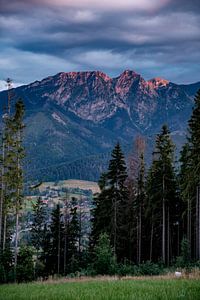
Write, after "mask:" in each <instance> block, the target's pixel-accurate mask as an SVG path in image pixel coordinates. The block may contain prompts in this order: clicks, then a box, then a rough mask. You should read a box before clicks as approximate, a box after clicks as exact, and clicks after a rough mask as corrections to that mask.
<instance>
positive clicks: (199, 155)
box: [181, 90, 200, 259]
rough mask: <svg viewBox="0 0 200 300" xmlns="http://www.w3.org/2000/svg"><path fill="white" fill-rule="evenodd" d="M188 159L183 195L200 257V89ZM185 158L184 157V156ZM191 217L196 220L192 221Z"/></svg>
mask: <svg viewBox="0 0 200 300" xmlns="http://www.w3.org/2000/svg"><path fill="white" fill-rule="evenodd" d="M186 147H187V161H185V162H183V163H182V173H181V175H182V195H183V196H184V198H185V199H187V201H188V208H187V211H188V225H187V227H188V233H187V236H188V240H189V241H190V243H191V245H190V246H191V254H192V257H193V258H196V259H200V221H199V220H200V90H199V91H198V92H197V95H196V97H195V99H194V108H193V111H192V115H191V118H190V120H189V136H188V144H187V146H185V149H183V151H186ZM182 158H183V159H184V157H183V156H182ZM183 171H184V172H183ZM191 219H192V220H194V222H191Z"/></svg>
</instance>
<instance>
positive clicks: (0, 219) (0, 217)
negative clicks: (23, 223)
mask: <svg viewBox="0 0 200 300" xmlns="http://www.w3.org/2000/svg"><path fill="white" fill-rule="evenodd" d="M4 152H5V145H4V140H3V145H2V167H1V198H0V250H1V249H2V248H1V247H2V227H3V226H2V225H3V203H4V160H5V157H4V156H5V153H4Z"/></svg>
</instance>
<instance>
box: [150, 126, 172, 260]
mask: <svg viewBox="0 0 200 300" xmlns="http://www.w3.org/2000/svg"><path fill="white" fill-rule="evenodd" d="M173 156H174V145H173V143H172V141H171V138H170V132H169V130H168V128H167V126H166V125H164V126H163V127H162V131H161V133H160V134H158V135H157V139H156V147H155V152H154V160H153V163H152V166H151V168H150V170H149V175H148V181H147V193H148V207H147V212H148V214H149V216H150V217H151V226H150V227H151V230H152V231H151V234H150V236H151V239H150V257H151V258H152V250H153V248H154V249H155V250H154V257H156V258H157V259H158V257H160V258H162V260H163V262H164V263H170V261H171V258H172V255H173V253H172V252H171V251H170V244H172V243H173V240H175V237H173V236H172V233H173V232H174V228H173V226H174V224H175V223H176V221H177V209H178V206H177V201H178V200H177V199H178V198H177V183H176V175H175V171H174V166H173ZM155 236H157V238H156V239H155ZM176 242H177V241H176ZM160 246H161V247H160ZM159 249H162V252H161V253H160V251H159Z"/></svg>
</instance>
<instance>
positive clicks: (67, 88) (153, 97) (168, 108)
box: [0, 70, 200, 181]
mask: <svg viewBox="0 0 200 300" xmlns="http://www.w3.org/2000/svg"><path fill="white" fill-rule="evenodd" d="M199 88H200V82H197V83H194V84H189V85H178V84H175V83H173V82H170V81H168V80H166V79H163V78H160V77H156V78H153V79H150V80H147V81H146V80H145V79H144V78H143V77H142V76H141V75H140V74H138V73H136V72H134V71H132V70H125V71H124V72H122V73H121V74H120V75H119V76H118V77H115V78H111V77H109V76H108V75H107V74H105V73H103V72H101V71H91V72H90V71H85V72H67V73H66V72H60V73H58V74H56V75H54V76H49V77H47V78H44V79H42V80H41V81H35V82H33V83H31V84H28V85H24V86H20V87H18V88H15V89H13V91H12V93H13V94H14V95H15V96H14V98H13V102H14V99H17V98H19V97H21V98H23V100H24V102H25V107H26V117H25V123H26V130H25V146H26V149H27V161H31V163H30V166H29V168H31V170H32V172H33V174H34V177H37V178H41V174H40V172H39V171H38V172H37V169H38V170H39V169H41V168H42V169H43V170H45V168H46V170H49V169H51V172H50V173H51V175H50V176H49V177H48V174H46V175H45V176H46V177H47V178H46V177H45V178H44V180H45V181H46V180H52V179H55V178H57V179H67V178H77V179H82V178H83V177H84V170H81V171H80V168H83V169H84V168H85V167H84V165H87V172H86V176H85V177H84V178H83V179H90V180H97V179H98V174H99V173H100V172H102V171H103V170H104V169H105V167H106V163H107V160H108V157H109V155H108V153H110V150H111V149H112V148H113V146H114V144H115V143H116V142H117V141H118V140H119V141H120V142H121V144H122V145H125V148H126V149H127V150H126V151H128V148H130V145H132V142H133V139H134V138H135V137H136V136H137V135H143V136H145V137H146V139H147V140H149V141H148V143H149V144H151V146H149V149H151V148H152V144H153V142H152V141H150V140H151V139H149V137H150V136H154V135H155V134H156V133H158V132H159V131H160V128H161V126H162V125H163V124H164V123H167V124H168V125H169V128H170V130H171V131H172V133H173V134H172V135H173V138H174V140H175V141H177V142H178V146H179V147H180V146H181V144H182V143H183V133H184V132H186V128H187V120H188V119H189V117H190V114H191V110H192V106H193V99H194V96H195V94H196V92H197V90H198V89H199ZM6 95H7V92H6V91H4V92H0V98H1V99H2V101H1V103H0V106H1V111H3V106H4V105H5V103H6V97H7V96H6ZM127 145H129V146H127ZM148 151H149V154H148V155H149V156H150V152H151V151H150V150H148ZM106 153H107V154H106ZM102 155H103V156H102ZM91 157H95V159H91V161H92V162H91V165H92V166H91V168H90V166H89V165H90V158H91ZM98 157H99V162H98ZM102 157H103V158H102ZM95 160H96V164H97V170H95ZM73 162H74V163H73ZM77 162H78V163H77ZM61 164H62V165H63V164H65V165H66V166H67V165H68V166H69V165H70V170H73V168H74V170H73V171H70V172H69V171H68V170H67V167H66V168H64V169H65V170H64V171H62V172H61V170H63V167H61V168H59V170H56V167H55V168H54V167H53V166H56V165H59V166H60V165H61ZM78 166H81V167H80V168H79V167H78ZM27 169H28V167H27ZM42 172H43V171H42ZM43 173H44V174H45V171H44V172H43ZM47 173H48V172H47ZM54 173H55V174H57V175H55V176H54V175H52V174H54ZM61 173H62V174H61ZM42 176H43V175H42Z"/></svg>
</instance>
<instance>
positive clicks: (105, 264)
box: [94, 233, 117, 275]
mask: <svg viewBox="0 0 200 300" xmlns="http://www.w3.org/2000/svg"><path fill="white" fill-rule="evenodd" d="M94 269H95V270H96V272H97V274H101V275H106V274H109V275H113V274H115V273H116V269H117V263H116V259H115V257H114V254H113V249H112V248H111V246H110V240H109V238H108V235H107V234H106V233H103V234H101V235H100V237H99V240H98V243H97V246H96V247H95V262H94Z"/></svg>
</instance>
